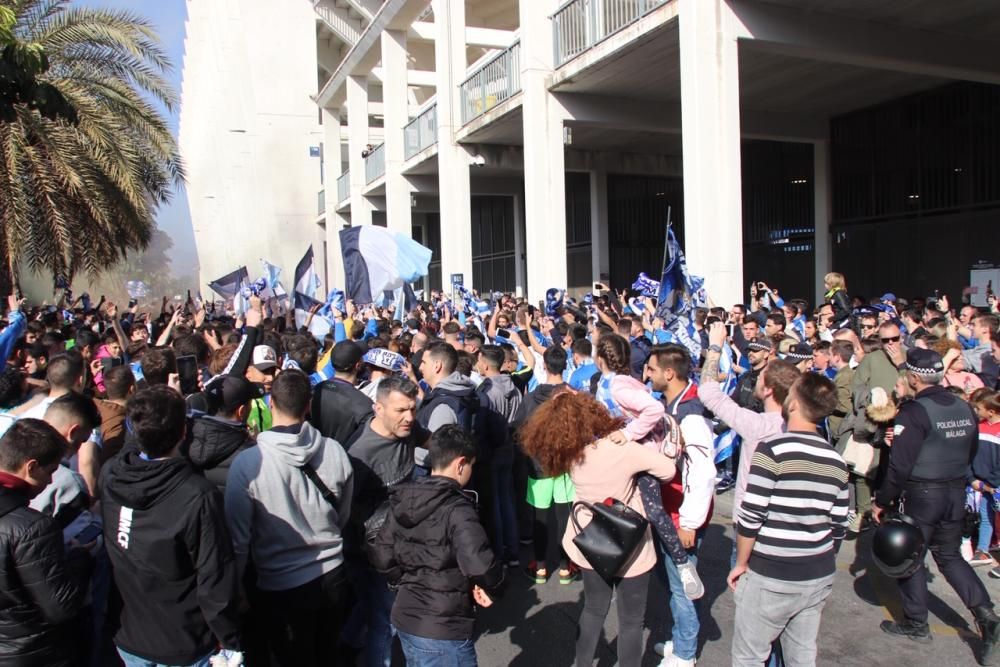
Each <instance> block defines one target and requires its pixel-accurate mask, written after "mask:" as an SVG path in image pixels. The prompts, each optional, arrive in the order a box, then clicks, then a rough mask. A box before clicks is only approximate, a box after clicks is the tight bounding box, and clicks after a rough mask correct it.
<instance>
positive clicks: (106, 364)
mask: <svg viewBox="0 0 1000 667" xmlns="http://www.w3.org/2000/svg"><path fill="white" fill-rule="evenodd" d="M123 363H125V362H124V360H123V359H122V358H121V357H104V358H103V359H101V370H102V371H103V372H105V373H107V372H108V371H110V370H111V369H112V368H114V367H115V366H121V365H122V364H123Z"/></svg>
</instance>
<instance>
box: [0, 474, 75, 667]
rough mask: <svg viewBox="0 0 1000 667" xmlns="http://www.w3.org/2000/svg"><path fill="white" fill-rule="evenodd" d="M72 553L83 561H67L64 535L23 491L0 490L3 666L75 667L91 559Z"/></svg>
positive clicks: (0, 644)
mask: <svg viewBox="0 0 1000 667" xmlns="http://www.w3.org/2000/svg"><path fill="white" fill-rule="evenodd" d="M3 478H4V479H0V484H2V483H4V482H5V480H6V479H7V478H9V476H8V475H3ZM14 484H15V485H16V482H14ZM73 554H74V555H75V556H82V557H83V558H79V559H77V558H74V561H73V562H72V563H70V562H68V561H67V557H66V551H65V549H64V547H63V539H62V531H61V530H60V529H59V527H58V526H57V525H56V523H55V521H54V520H53V519H51V518H50V517H48V516H46V515H44V514H42V513H41V512H36V511H35V510H33V509H30V508H29V507H28V495H27V494H26V493H25V492H24V491H23V490H20V489H15V488H9V487H7V486H0V665H3V666H4V667H7V666H10V667H15V666H16V667H36V666H37V667H43V666H44V667H53V666H55V667H61V666H63V665H67V666H68V665H72V664H75V658H76V654H77V651H78V647H77V639H78V638H77V636H76V631H77V628H76V622H75V621H76V617H77V614H78V613H79V611H80V608H81V606H82V605H83V602H84V599H85V596H86V592H87V586H86V582H87V574H88V569H89V568H88V565H89V557H86V556H85V552H82V551H81V550H74V552H73Z"/></svg>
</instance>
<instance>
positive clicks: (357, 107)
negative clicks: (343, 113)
mask: <svg viewBox="0 0 1000 667" xmlns="http://www.w3.org/2000/svg"><path fill="white" fill-rule="evenodd" d="M345 85H346V86H347V149H348V156H347V163H348V168H349V170H350V172H351V224H352V225H370V224H372V209H371V205H370V204H369V203H368V201H367V200H366V199H365V196H364V194H362V193H363V192H364V189H365V159H364V158H363V157H361V152H362V151H363V150H364V149H365V146H366V145H368V80H367V78H366V77H364V76H357V75H352V76H349V77H347V82H346V83H345Z"/></svg>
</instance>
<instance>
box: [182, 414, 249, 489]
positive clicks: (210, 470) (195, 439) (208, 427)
mask: <svg viewBox="0 0 1000 667" xmlns="http://www.w3.org/2000/svg"><path fill="white" fill-rule="evenodd" d="M254 444H255V443H254V441H253V438H251V437H250V432H249V431H247V427H246V425H245V424H237V423H234V422H231V421H229V420H227V419H220V418H218V417H213V416H211V415H199V416H197V417H194V418H192V419H191V420H190V421H189V422H188V436H187V441H186V442H185V443H184V446H183V448H182V449H183V453H184V455H185V456H186V457H187V459H188V461H190V462H191V465H192V466H193V467H194V469H195V470H196V471H198V472H200V473H201V474H202V475H204V476H205V479H207V480H208V481H210V482H211V483H212V484H214V485H215V486H216V488H217V489H219V491H223V492H224V491H225V489H226V477H227V476H228V475H229V466H230V465H232V463H233V459H235V458H236V455H237V454H239V453H240V452H242V451H243V450H244V449H246V448H248V447H252V446H253V445H254Z"/></svg>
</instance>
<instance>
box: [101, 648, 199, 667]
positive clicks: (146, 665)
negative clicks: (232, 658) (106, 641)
mask: <svg viewBox="0 0 1000 667" xmlns="http://www.w3.org/2000/svg"><path fill="white" fill-rule="evenodd" d="M118 655H120V656H121V659H122V662H124V663H125V667H208V665H209V662H208V661H209V658H210V657H211V656H210V655H206V656H205V657H204V658H201V659H200V660H196V661H194V662H192V663H191V664H190V665H164V664H162V663H159V662H153V661H152V660H146V659H145V658H140V657H139V656H137V655H132V654H131V653H129V652H128V651H126V650H125V649H123V648H121V647H118Z"/></svg>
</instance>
